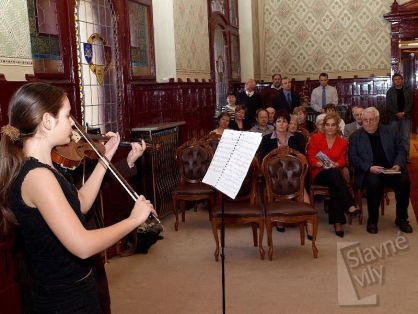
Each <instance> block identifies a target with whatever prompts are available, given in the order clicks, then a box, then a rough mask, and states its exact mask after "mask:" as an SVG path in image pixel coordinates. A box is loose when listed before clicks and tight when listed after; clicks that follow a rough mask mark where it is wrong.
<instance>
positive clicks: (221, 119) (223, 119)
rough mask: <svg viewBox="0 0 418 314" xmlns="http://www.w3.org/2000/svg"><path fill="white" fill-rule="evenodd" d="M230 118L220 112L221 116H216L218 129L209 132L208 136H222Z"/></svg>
mask: <svg viewBox="0 0 418 314" xmlns="http://www.w3.org/2000/svg"><path fill="white" fill-rule="evenodd" d="M230 120H231V118H230V117H229V114H228V113H226V112H221V114H220V115H219V116H218V127H217V128H216V129H215V130H213V131H211V132H210V133H209V135H213V134H216V135H222V134H223V133H224V130H225V129H228V128H229V121H230Z"/></svg>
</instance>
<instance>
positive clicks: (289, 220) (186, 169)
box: [172, 138, 318, 260]
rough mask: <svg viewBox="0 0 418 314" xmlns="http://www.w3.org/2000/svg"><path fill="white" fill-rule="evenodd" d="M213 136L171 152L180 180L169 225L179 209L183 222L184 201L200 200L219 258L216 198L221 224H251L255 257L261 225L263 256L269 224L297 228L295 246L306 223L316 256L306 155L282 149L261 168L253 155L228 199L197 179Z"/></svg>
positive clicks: (270, 239)
mask: <svg viewBox="0 0 418 314" xmlns="http://www.w3.org/2000/svg"><path fill="white" fill-rule="evenodd" d="M211 140H213V139H208V138H207V139H204V140H192V141H189V142H186V143H184V144H183V145H182V146H180V147H179V148H178V149H177V151H176V159H177V161H178V165H179V172H180V184H179V185H178V187H177V188H176V189H175V190H174V191H173V193H172V195H173V211H174V215H175V218H176V221H175V224H174V227H175V230H176V231H177V230H178V224H179V219H178V216H179V211H178V208H179V207H180V210H181V213H182V221H184V220H185V202H188V201H203V200H206V201H207V202H208V205H209V219H210V221H211V225H212V231H213V236H214V238H215V243H216V249H215V254H214V255H215V259H216V260H218V258H219V235H218V232H219V230H220V228H221V221H222V215H221V207H220V204H221V201H222V199H221V198H223V203H224V215H223V216H224V217H223V218H224V223H225V225H226V226H228V225H235V224H248V225H250V226H251V227H252V232H253V242H254V246H256V247H258V248H259V253H260V258H261V259H264V256H265V252H264V249H263V235H264V229H266V231H267V243H268V247H269V249H268V256H269V259H270V260H272V257H273V237H272V230H273V226H274V225H277V224H295V225H297V226H298V227H299V230H300V242H301V245H304V243H305V230H306V226H307V223H310V224H312V226H313V230H312V252H313V256H314V257H315V258H316V257H317V256H318V249H317V248H316V245H315V240H316V235H317V230H318V218H317V212H316V210H315V209H314V208H313V207H312V206H311V205H309V204H306V203H304V202H303V188H304V184H303V182H304V179H305V176H306V173H307V169H308V166H307V161H306V157H305V156H304V155H302V154H300V153H299V152H297V151H294V150H292V149H290V148H288V147H282V148H279V149H275V150H273V151H272V152H270V153H269V154H268V155H267V156H266V157H265V158H264V160H263V162H262V164H261V167H260V164H259V162H258V160H257V159H256V158H255V159H254V160H253V162H252V164H251V166H250V169H249V171H248V173H247V175H246V177H245V179H244V183H243V185H242V187H241V189H240V191H239V193H238V195H237V197H236V199H235V200H232V199H230V198H228V197H226V196H223V195H221V194H220V193H216V192H215V190H214V189H213V188H212V187H210V186H208V185H205V184H204V183H202V182H201V181H202V179H203V177H204V175H205V173H206V171H207V169H208V167H209V164H210V161H211V158H212V156H213V149H216V143H215V142H216V141H213V143H212V144H213V145H210V142H211ZM260 173H261V174H262V177H261V178H262V180H263V181H264V184H263V186H265V188H264V189H263V190H264V191H263V192H261V193H260V192H259V188H258V187H259V184H258V183H259V181H260Z"/></svg>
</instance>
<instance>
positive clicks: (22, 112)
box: [0, 82, 66, 235]
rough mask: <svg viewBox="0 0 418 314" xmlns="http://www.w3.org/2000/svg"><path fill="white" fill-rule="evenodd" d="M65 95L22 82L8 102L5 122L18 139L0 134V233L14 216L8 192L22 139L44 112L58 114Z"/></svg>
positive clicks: (29, 134)
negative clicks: (6, 120)
mask: <svg viewBox="0 0 418 314" xmlns="http://www.w3.org/2000/svg"><path fill="white" fill-rule="evenodd" d="M65 96H66V94H65V92H64V90H62V89H61V88H58V87H55V86H52V85H49V84H46V83H40V82H37V83H29V84H25V85H23V86H22V87H21V88H19V90H18V91H17V92H16V93H15V94H14V95H13V97H12V99H11V101H10V104H9V112H8V114H9V125H10V126H11V127H14V128H16V129H17V131H18V132H19V136H18V139H17V140H15V139H11V138H10V137H9V136H7V135H6V134H2V136H1V140H0V210H1V211H0V233H1V232H2V233H3V234H4V235H8V234H9V232H10V230H11V228H12V226H13V225H15V224H16V223H17V222H16V217H15V216H14V214H13V212H12V211H11V209H10V208H9V193H10V189H11V186H12V184H13V181H14V179H15V178H16V176H17V174H18V173H19V171H20V168H21V167H22V163H23V158H24V156H23V151H22V149H23V141H24V140H25V138H29V137H32V136H33V135H34V134H35V133H36V130H37V128H38V125H39V124H40V123H41V122H42V117H43V115H44V114H45V113H47V112H48V113H50V114H51V115H53V116H54V117H56V116H57V115H58V112H59V110H60V109H61V107H62V104H63V98H64V97H65Z"/></svg>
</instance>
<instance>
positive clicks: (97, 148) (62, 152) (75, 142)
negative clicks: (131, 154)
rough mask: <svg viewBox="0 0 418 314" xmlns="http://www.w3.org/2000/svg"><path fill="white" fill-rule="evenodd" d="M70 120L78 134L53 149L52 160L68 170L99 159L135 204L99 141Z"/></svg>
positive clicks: (128, 189)
mask: <svg viewBox="0 0 418 314" xmlns="http://www.w3.org/2000/svg"><path fill="white" fill-rule="evenodd" d="M71 119H72V120H73V121H74V127H75V128H76V130H77V131H78V134H77V132H73V136H72V141H71V142H70V143H69V144H66V145H61V146H57V147H55V148H54V149H53V150H52V152H51V158H52V160H53V161H54V162H55V163H57V164H59V165H62V166H63V167H66V168H68V169H75V168H77V166H79V165H80V163H81V161H82V160H83V159H84V158H90V159H99V160H100V161H102V163H103V164H104V165H105V166H106V167H107V168H108V169H109V171H110V172H111V173H112V175H113V176H114V178H115V179H116V180H117V181H118V182H119V183H120V184H121V185H122V187H123V188H124V189H125V190H126V192H127V193H128V194H129V196H130V197H131V198H132V199H133V200H134V201H135V202H136V201H137V200H138V198H139V195H138V194H137V193H136V192H135V190H134V189H133V188H132V187H131V186H130V184H129V183H128V182H127V181H126V180H125V178H124V177H123V176H122V175H121V174H120V173H119V171H118V170H117V169H116V168H115V166H114V165H113V164H112V163H111V162H110V161H109V160H108V159H107V158H106V156H105V155H104V154H105V152H106V148H105V146H104V145H103V144H102V143H101V142H100V141H94V140H93V139H92V138H91V137H90V135H89V134H87V132H86V131H85V130H84V129H83V127H82V126H81V125H80V124H79V123H78V122H77V120H76V119H75V118H74V117H73V116H71ZM77 135H78V136H77ZM101 139H102V141H104V139H103V136H101ZM66 165H67V166H66ZM150 218H153V219H155V221H156V222H157V223H159V224H161V221H160V220H159V219H158V218H157V217H156V216H155V215H154V214H151V215H150Z"/></svg>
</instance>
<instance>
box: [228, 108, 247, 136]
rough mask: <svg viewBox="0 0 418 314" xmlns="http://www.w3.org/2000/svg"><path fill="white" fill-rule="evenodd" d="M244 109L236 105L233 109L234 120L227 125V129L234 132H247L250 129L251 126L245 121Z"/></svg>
mask: <svg viewBox="0 0 418 314" xmlns="http://www.w3.org/2000/svg"><path fill="white" fill-rule="evenodd" d="M246 110H247V109H246V107H245V106H242V105H237V106H236V107H235V120H234V121H231V122H230V123H229V128H230V129H232V130H236V131H248V130H249V129H251V124H250V123H249V122H248V121H247V120H245V111H246Z"/></svg>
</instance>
